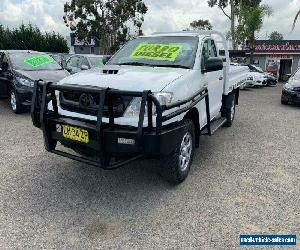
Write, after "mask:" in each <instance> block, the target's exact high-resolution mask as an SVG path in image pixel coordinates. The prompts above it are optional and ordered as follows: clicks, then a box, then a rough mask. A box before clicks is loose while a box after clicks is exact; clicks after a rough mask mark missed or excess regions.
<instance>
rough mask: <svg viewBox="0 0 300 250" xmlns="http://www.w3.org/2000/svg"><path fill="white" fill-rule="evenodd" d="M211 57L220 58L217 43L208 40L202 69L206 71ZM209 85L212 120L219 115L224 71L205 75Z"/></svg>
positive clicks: (203, 53) (203, 50) (204, 47)
mask: <svg viewBox="0 0 300 250" xmlns="http://www.w3.org/2000/svg"><path fill="white" fill-rule="evenodd" d="M211 57H218V53H217V48H216V45H215V42H214V41H213V40H212V39H207V40H206V41H205V42H204V44H203V48H202V58H201V69H202V70H204V69H205V65H206V62H207V60H208V59H209V58H211ZM203 77H204V78H205V79H206V81H207V83H208V94H209V107H210V116H211V119H213V118H215V117H216V116H218V115H219V113H220V110H221V107H222V96H223V85H224V80H223V70H218V71H213V72H206V73H203Z"/></svg>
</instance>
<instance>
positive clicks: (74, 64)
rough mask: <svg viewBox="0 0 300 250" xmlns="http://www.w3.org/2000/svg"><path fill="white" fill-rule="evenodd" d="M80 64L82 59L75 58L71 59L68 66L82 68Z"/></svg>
mask: <svg viewBox="0 0 300 250" xmlns="http://www.w3.org/2000/svg"><path fill="white" fill-rule="evenodd" d="M79 62H80V58H79V57H78V56H73V57H71V58H70V59H69V61H68V63H67V66H68V67H74V68H80V66H79Z"/></svg>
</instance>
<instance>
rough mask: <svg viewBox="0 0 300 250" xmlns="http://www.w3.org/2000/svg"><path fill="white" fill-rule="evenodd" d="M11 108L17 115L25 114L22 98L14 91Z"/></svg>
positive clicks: (11, 92)
mask: <svg viewBox="0 0 300 250" xmlns="http://www.w3.org/2000/svg"><path fill="white" fill-rule="evenodd" d="M10 107H11V109H12V111H13V112H14V113H15V114H20V113H22V112H23V106H22V103H21V102H20V98H19V96H18V94H17V92H16V90H14V89H12V90H11V91H10Z"/></svg>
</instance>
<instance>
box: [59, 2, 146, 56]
mask: <svg viewBox="0 0 300 250" xmlns="http://www.w3.org/2000/svg"><path fill="white" fill-rule="evenodd" d="M147 10H148V8H147V6H146V5H145V4H144V2H143V0H122V1H120V0H70V2H67V3H65V5H64V11H65V15H64V21H65V23H66V25H67V27H70V29H71V31H72V32H74V33H75V35H76V37H77V38H78V39H79V40H81V41H84V42H90V41H91V40H92V39H93V40H95V41H96V43H97V44H98V45H99V46H101V47H103V48H105V50H106V51H105V52H106V53H113V52H115V51H116V50H117V49H118V48H119V46H120V45H121V44H122V43H124V42H125V41H126V40H128V39H129V37H130V35H132V32H131V30H130V27H132V28H133V29H136V34H140V33H141V27H142V24H143V22H144V15H145V14H146V13H147Z"/></svg>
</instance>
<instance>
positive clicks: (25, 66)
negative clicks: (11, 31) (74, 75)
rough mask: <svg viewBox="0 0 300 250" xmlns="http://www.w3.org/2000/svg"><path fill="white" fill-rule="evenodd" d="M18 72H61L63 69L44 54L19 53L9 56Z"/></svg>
mask: <svg viewBox="0 0 300 250" xmlns="http://www.w3.org/2000/svg"><path fill="white" fill-rule="evenodd" d="M9 58H10V61H11V63H12V65H13V68H14V69H17V70H60V69H62V67H61V66H60V65H59V64H58V63H57V62H56V61H55V60H54V59H53V58H52V57H51V56H49V55H47V54H42V53H26V52H19V53H13V54H10V55H9Z"/></svg>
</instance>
